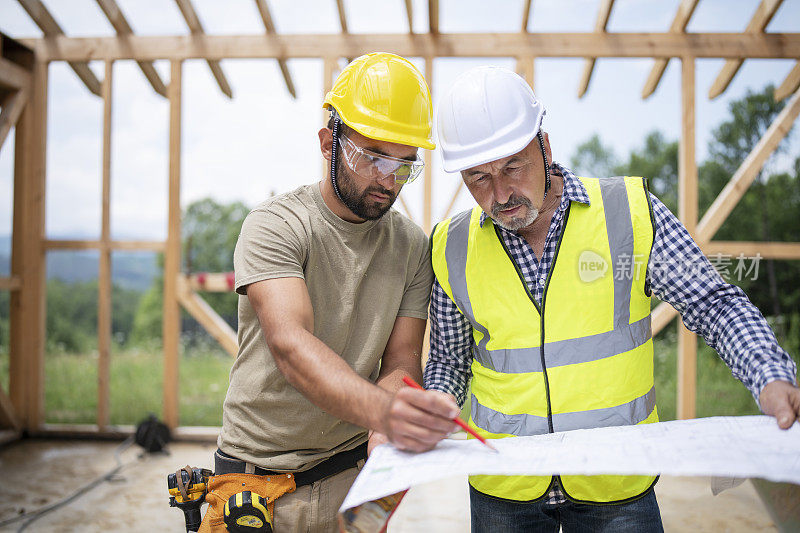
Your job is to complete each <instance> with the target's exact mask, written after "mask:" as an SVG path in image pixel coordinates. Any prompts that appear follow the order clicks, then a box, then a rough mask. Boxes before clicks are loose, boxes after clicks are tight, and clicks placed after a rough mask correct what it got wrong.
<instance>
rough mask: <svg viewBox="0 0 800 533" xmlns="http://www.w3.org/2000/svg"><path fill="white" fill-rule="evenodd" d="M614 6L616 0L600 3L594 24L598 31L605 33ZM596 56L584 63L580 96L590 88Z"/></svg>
mask: <svg viewBox="0 0 800 533" xmlns="http://www.w3.org/2000/svg"><path fill="white" fill-rule="evenodd" d="M613 7H614V0H602V2H601V3H600V11H599V12H598V13H597V22H595V25H594V31H595V32H596V33H605V31H606V27H607V26H608V18H609V17H610V16H611V9H612V8H613ZM595 61H596V59H595V58H593V57H591V58H586V60H585V61H584V63H583V75H582V76H581V84H580V86H579V87H578V98H582V97H583V95H584V94H586V89H588V88H589V82H590V81H591V80H592V71H594V62H595Z"/></svg>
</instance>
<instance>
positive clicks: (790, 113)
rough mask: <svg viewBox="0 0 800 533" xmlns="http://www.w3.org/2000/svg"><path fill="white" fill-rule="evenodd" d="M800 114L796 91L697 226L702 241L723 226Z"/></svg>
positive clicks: (708, 238)
mask: <svg viewBox="0 0 800 533" xmlns="http://www.w3.org/2000/svg"><path fill="white" fill-rule="evenodd" d="M799 114H800V90H797V91H795V93H794V95H793V96H792V98H791V99H790V100H789V101H788V102H787V103H786V106H785V107H784V108H783V110H782V111H781V112H780V113H779V114H778V116H777V117H775V120H773V121H772V124H770V126H769V128H768V129H767V131H766V132H765V133H764V136H763V137H761V140H760V141H758V144H756V145H755V147H754V148H753V150H752V151H751V152H750V153H749V154H748V156H747V157H746V158H745V160H744V161H743V162H742V164H741V166H740V167H739V168H738V169H737V170H736V172H735V173H734V175H733V176H732V177H731V180H730V181H729V182H728V184H727V185H725V187H724V188H723V189H722V191H721V192H720V193H719V195H718V196H717V198H716V200H714V202H713V203H712V204H711V206H710V207H709V208H708V210H707V211H706V213H705V215H703V219H702V220H701V221H700V223H699V224H698V225H697V240H698V241H699V242H701V243H703V242H706V241H710V240H711V238H712V237H713V236H714V234H715V233H716V232H717V230H718V229H719V228H720V226H722V223H723V222H725V220H726V219H727V218H728V215H730V213H731V211H733V208H734V207H736V204H737V203H738V202H739V200H741V198H742V196H744V193H745V192H747V189H748V188H749V187H750V184H751V183H753V180H755V179H756V176H757V175H758V172H759V171H760V170H761V168H762V167H763V166H764V163H766V162H767V159H768V158H769V156H770V155H772V152H774V151H775V149H776V148H778V145H779V144H780V142H781V141H782V140H783V138H784V137H786V135H787V134H788V133H789V130H790V129H791V127H792V123H793V122H794V121H795V119H796V118H797V116H798V115H799Z"/></svg>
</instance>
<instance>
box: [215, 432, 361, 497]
mask: <svg viewBox="0 0 800 533" xmlns="http://www.w3.org/2000/svg"><path fill="white" fill-rule="evenodd" d="M366 458H367V443H366V442H365V443H364V444H361V445H360V446H357V447H355V448H353V449H352V450H347V451H346V452H339V453H337V454H336V455H334V456H333V457H330V458H328V459H325V460H324V461H322V462H321V463H320V464H318V465H317V466H315V467H312V468H309V469H308V470H305V471H303V472H289V473H291V474H292V475H293V476H294V482H295V484H296V485H297V486H298V487H302V486H303V485H310V484H312V483H315V482H317V481H319V480H320V479H325V478H326V477H330V476H333V475H336V474H338V473H339V472H344V471H345V470H349V469H350V468H355V467H356V466H358V462H359V461H361V460H362V459H366ZM246 467H247V463H246V462H245V461H242V460H241V459H237V458H236V457H233V456H230V455H228V454H227V453H225V452H223V451H222V450H220V449H219V448H217V452H216V453H215V454H214V473H215V474H217V475H220V474H244V473H246V472H245V469H246ZM252 473H253V474H256V475H259V476H274V475H281V474H286V473H287V472H277V471H275V470H265V469H263V468H261V467H259V466H256V467H255V470H254V471H253V472H252Z"/></svg>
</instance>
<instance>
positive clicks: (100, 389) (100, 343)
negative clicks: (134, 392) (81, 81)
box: [97, 61, 114, 429]
mask: <svg viewBox="0 0 800 533" xmlns="http://www.w3.org/2000/svg"><path fill="white" fill-rule="evenodd" d="M113 79H114V62H113V61H106V72H105V78H104V79H103V84H102V86H101V95H102V97H103V188H102V190H103V192H102V218H101V220H102V222H101V229H100V268H99V271H98V279H97V353H98V360H97V426H98V427H99V428H100V429H104V428H105V427H106V426H107V425H108V421H109V398H110V388H109V386H110V385H109V381H110V359H111V246H110V243H111V229H110V227H111V209H110V208H111V107H112V106H111V103H112V87H113V83H114V82H113Z"/></svg>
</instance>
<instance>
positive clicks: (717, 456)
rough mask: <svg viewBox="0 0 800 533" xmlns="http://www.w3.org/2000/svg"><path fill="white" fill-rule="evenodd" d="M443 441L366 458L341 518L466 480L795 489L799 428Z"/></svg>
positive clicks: (757, 425) (706, 425) (723, 422)
mask: <svg viewBox="0 0 800 533" xmlns="http://www.w3.org/2000/svg"><path fill="white" fill-rule="evenodd" d="M492 444H494V446H495V447H496V448H497V449H498V451H499V453H494V452H492V451H491V450H489V449H488V448H486V447H485V446H483V445H482V444H481V443H480V442H478V441H476V440H451V439H447V440H444V441H442V442H440V443H439V444H438V445H437V446H436V448H434V449H433V450H431V451H429V452H425V453H419V454H414V453H407V452H402V451H399V450H397V449H396V448H394V447H393V446H391V445H389V444H384V445H382V446H379V447H378V448H376V449H375V450H374V451H373V452H372V454H371V455H370V458H369V460H368V461H367V464H366V465H365V466H364V469H363V470H362V471H361V473H360V474H359V476H358V478H357V479H356V481H355V483H354V484H353V487H352V488H351V489H350V492H349V493H348V495H347V498H346V499H345V501H344V503H343V504H342V507H341V509H340V512H341V511H344V510H345V509H350V508H353V507H356V506H358V505H361V504H362V503H365V502H368V501H373V500H376V499H378V498H382V497H384V496H387V495H390V494H394V493H397V492H400V491H403V490H406V489H408V488H410V487H411V486H413V485H417V484H422V483H428V482H431V481H435V480H437V479H442V478H446V477H450V476H456V475H464V474H505V475H518V474H533V475H551V474H666V475H672V476H717V477H735V478H748V477H758V478H763V479H767V480H770V481H786V482H790V483H795V484H798V485H800V424H798V423H795V424H794V425H793V426H792V427H791V428H789V429H788V430H781V429H780V428H779V427H778V424H777V422H776V421H775V419H774V418H772V417H768V416H743V417H714V418H699V419H694V420H678V421H673V422H660V423H656V424H644V425H638V426H619V427H607V428H597V429H580V430H576V431H566V432H562V433H552V434H547V435H537V436H533V437H516V438H506V439H497V440H493V441H492Z"/></svg>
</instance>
